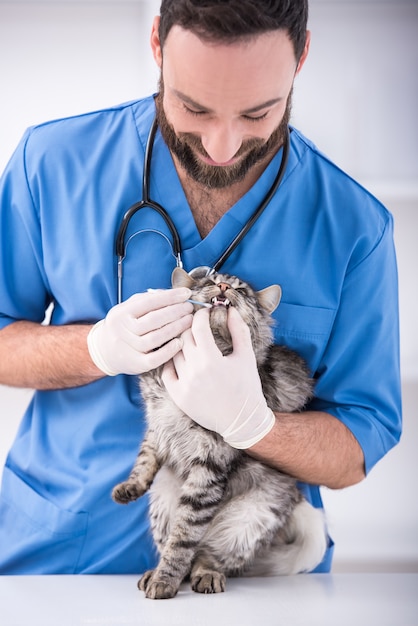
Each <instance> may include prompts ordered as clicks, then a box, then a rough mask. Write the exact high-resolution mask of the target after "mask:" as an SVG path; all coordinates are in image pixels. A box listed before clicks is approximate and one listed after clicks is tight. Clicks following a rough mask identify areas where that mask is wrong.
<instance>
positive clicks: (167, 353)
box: [138, 337, 183, 371]
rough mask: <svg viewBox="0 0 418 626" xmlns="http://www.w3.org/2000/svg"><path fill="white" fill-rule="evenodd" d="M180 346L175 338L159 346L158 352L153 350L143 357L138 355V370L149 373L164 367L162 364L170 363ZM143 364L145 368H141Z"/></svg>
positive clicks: (177, 338)
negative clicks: (161, 366)
mask: <svg viewBox="0 0 418 626" xmlns="http://www.w3.org/2000/svg"><path fill="white" fill-rule="evenodd" d="M182 345H183V342H182V340H181V339H180V338H179V337H176V338H175V339H172V340H171V341H169V342H168V343H166V344H164V345H163V346H161V348H158V350H154V351H153V352H149V353H148V354H145V355H144V354H141V355H138V365H139V366H140V367H139V368H138V369H139V370H140V369H143V370H145V371H149V370H152V369H155V368H156V367H159V366H160V365H164V363H166V362H167V361H170V360H171V359H172V358H173V357H174V356H175V355H176V354H177V353H178V352H179V350H181V348H182ZM144 363H145V365H146V367H145V368H144V367H143V365H144Z"/></svg>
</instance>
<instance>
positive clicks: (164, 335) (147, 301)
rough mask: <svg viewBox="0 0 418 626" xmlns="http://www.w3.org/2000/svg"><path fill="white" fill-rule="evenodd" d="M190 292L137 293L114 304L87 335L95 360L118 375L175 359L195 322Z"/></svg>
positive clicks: (112, 373)
mask: <svg viewBox="0 0 418 626" xmlns="http://www.w3.org/2000/svg"><path fill="white" fill-rule="evenodd" d="M190 294H191V292H190V290H189V289H186V288H183V287H181V288H179V289H169V290H158V291H154V292H152V293H141V294H135V295H134V296H132V297H131V298H129V299H128V300H126V301H125V302H122V303H121V304H117V305H116V306H114V307H113V308H111V309H110V311H109V312H108V314H107V315H106V317H105V318H104V319H103V320H100V322H97V324H95V325H94V326H93V328H92V329H91V330H90V332H89V334H88V336H87V345H88V349H89V353H90V356H91V359H92V361H93V362H94V364H95V365H96V366H97V367H98V368H99V369H100V370H101V371H102V372H104V373H105V374H107V375H108V376H116V375H117V374H141V373H143V372H147V371H149V370H151V369H153V368H155V367H158V366H159V365H162V364H163V363H165V362H166V361H168V360H169V359H171V358H172V357H173V356H174V355H175V354H176V352H178V351H179V350H180V349H181V345H182V340H181V339H180V338H178V336H179V335H181V333H182V332H183V331H184V330H185V329H186V328H189V327H190V325H191V322H192V315H191V313H192V311H193V305H192V304H190V303H189V302H186V300H187V299H188V298H190Z"/></svg>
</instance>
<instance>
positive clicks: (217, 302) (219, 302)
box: [211, 296, 231, 307]
mask: <svg viewBox="0 0 418 626" xmlns="http://www.w3.org/2000/svg"><path fill="white" fill-rule="evenodd" d="M211 302H212V304H213V305H214V306H218V305H222V306H224V307H229V305H230V304H231V301H230V300H228V298H221V299H218V297H217V296H215V297H214V298H212V301H211Z"/></svg>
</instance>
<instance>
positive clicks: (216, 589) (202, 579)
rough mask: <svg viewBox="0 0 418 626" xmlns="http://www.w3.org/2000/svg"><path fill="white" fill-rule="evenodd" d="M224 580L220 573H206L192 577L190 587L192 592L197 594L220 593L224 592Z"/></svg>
mask: <svg viewBox="0 0 418 626" xmlns="http://www.w3.org/2000/svg"><path fill="white" fill-rule="evenodd" d="M225 584H226V578H225V576H224V574H221V573H220V572H207V573H206V574H201V575H197V576H192V579H191V585H192V589H193V591H197V592H198V593H222V591H225Z"/></svg>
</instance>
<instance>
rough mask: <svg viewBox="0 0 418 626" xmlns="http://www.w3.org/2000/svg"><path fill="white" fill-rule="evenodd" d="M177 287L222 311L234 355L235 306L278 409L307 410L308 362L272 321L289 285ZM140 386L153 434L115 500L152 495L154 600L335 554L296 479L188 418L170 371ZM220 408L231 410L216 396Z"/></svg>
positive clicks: (180, 282) (224, 344)
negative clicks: (283, 341) (171, 386)
mask: <svg viewBox="0 0 418 626" xmlns="http://www.w3.org/2000/svg"><path fill="white" fill-rule="evenodd" d="M172 283H173V287H178V286H187V287H189V288H190V289H191V290H192V293H193V295H192V298H193V299H194V300H196V301H199V302H206V303H209V304H211V305H212V306H211V308H210V311H209V315H210V325H211V329H212V332H213V335H214V338H215V341H216V344H217V346H218V348H219V349H220V350H221V352H222V353H223V354H224V355H226V354H228V353H230V352H231V351H232V346H231V337H230V334H229V331H228V329H227V323H226V319H227V308H228V306H234V307H236V308H237V310H238V311H239V313H240V314H241V316H242V318H243V319H244V320H245V321H246V322H247V324H248V326H249V328H250V331H251V337H252V343H253V347H254V351H255V354H256V358H257V364H258V368H259V373H260V378H261V381H262V385H263V391H264V394H265V397H266V399H267V404H268V406H269V407H270V408H271V409H273V410H274V411H282V412H292V411H300V410H301V409H302V408H303V407H304V406H305V404H306V403H307V401H308V400H309V398H310V397H311V395H312V381H311V379H310V377H309V374H308V371H307V368H306V366H305V364H304V361H303V360H302V359H301V358H300V357H299V356H298V355H297V354H295V353H294V352H292V351H290V350H289V349H287V348H285V347H281V346H276V345H273V343H272V331H271V326H272V321H271V316H270V313H271V312H272V311H273V310H274V309H275V308H276V306H277V305H278V303H279V300H280V296H281V290H280V287H278V286H277V285H273V286H271V287H268V288H266V289H264V290H262V291H259V292H255V291H254V290H253V289H252V288H251V287H250V286H249V285H248V284H247V283H245V282H243V281H242V280H239V279H238V278H236V277H234V276H229V275H226V274H218V273H215V274H213V275H211V276H208V277H205V278H198V279H195V278H192V277H191V276H189V275H188V274H187V273H186V272H184V271H183V270H181V269H176V270H174V273H173V278H172ZM204 384H205V383H204V381H202V385H204ZM140 388H141V392H142V397H143V401H144V403H145V408H146V417H147V423H148V430H147V434H146V436H145V438H144V441H143V443H142V446H141V449H140V452H139V454H138V457H137V459H136V462H135V465H134V467H133V469H132V472H131V474H130V476H129V478H128V479H127V481H126V482H123V483H121V484H119V485H117V486H116V487H115V488H114V489H113V492H112V497H113V499H114V500H115V501H116V502H119V503H121V504H126V503H128V502H130V501H132V500H136V499H137V498H139V497H140V496H142V495H143V494H144V493H145V492H146V491H148V490H149V489H150V488H151V491H150V496H151V497H150V519H151V527H152V532H153V536H154V540H155V543H156V545H157V547H158V549H159V552H160V560H159V564H158V566H157V568H156V569H155V570H151V571H149V572H146V573H145V574H144V575H143V576H142V578H141V579H140V581H139V582H138V586H139V588H140V589H142V590H143V591H144V592H145V595H146V596H147V597H148V598H171V597H173V596H175V595H176V593H177V591H178V589H179V586H180V584H181V583H182V581H183V580H184V579H185V578H186V577H190V581H191V586H192V589H193V590H194V591H198V592H201V593H216V592H220V591H224V589H225V579H226V577H227V576H239V575H243V576H268V575H275V574H296V573H299V572H305V571H310V570H312V569H314V568H315V567H316V566H317V565H318V564H319V563H320V562H321V560H322V557H323V555H324V552H325V548H326V532H325V524H324V519H323V515H322V512H321V511H320V510H318V509H315V508H314V507H312V506H311V505H310V504H309V503H308V502H307V501H306V500H305V499H304V497H303V496H302V494H301V492H300V491H299V489H298V487H297V484H296V480H295V479H294V478H292V477H290V476H288V475H286V474H283V473H281V472H279V471H277V470H276V469H273V468H271V467H268V466H267V465H264V464H263V463H261V462H259V461H257V460H255V459H253V458H251V457H250V456H248V455H247V454H246V453H245V452H244V451H242V450H236V449H235V448H232V447H230V446H229V445H228V444H227V443H225V442H224V440H223V439H222V437H221V436H220V435H218V434H216V433H214V432H211V431H209V430H206V429H204V428H202V427H201V426H199V425H198V424H196V423H195V422H193V421H192V420H191V419H190V418H189V417H187V416H186V415H185V414H184V413H182V411H181V410H180V409H179V408H178V407H177V406H176V405H175V404H174V403H173V401H172V400H171V398H170V397H169V395H168V393H167V392H166V390H165V387H164V385H163V383H162V381H161V368H157V369H155V370H152V371H150V372H147V373H145V374H142V375H141V377H140ZM214 410H219V411H221V410H222V407H217V405H216V398H215V399H214ZM151 485H152V486H151Z"/></svg>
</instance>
